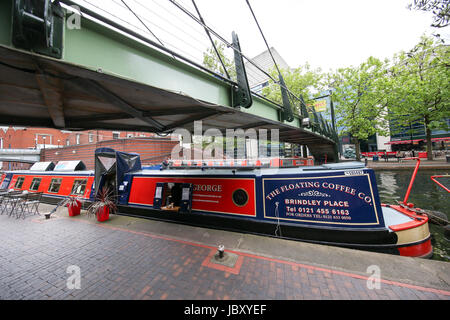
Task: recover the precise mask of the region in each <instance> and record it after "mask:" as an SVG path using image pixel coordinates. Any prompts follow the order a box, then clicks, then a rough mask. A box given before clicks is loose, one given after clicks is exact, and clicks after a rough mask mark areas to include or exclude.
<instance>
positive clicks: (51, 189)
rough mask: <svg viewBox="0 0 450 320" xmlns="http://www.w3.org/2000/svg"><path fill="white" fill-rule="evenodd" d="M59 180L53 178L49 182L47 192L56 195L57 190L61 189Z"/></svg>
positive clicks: (60, 180)
mask: <svg viewBox="0 0 450 320" xmlns="http://www.w3.org/2000/svg"><path fill="white" fill-rule="evenodd" d="M61 182H62V179H61V178H53V179H52V181H51V182H50V187H48V192H52V193H58V191H59V188H60V187H61Z"/></svg>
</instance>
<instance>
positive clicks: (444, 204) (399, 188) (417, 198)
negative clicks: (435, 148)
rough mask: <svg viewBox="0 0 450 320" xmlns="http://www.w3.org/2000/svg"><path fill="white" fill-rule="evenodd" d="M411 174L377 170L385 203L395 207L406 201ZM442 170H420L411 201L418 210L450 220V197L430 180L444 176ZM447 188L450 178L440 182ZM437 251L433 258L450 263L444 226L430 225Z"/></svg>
mask: <svg viewBox="0 0 450 320" xmlns="http://www.w3.org/2000/svg"><path fill="white" fill-rule="evenodd" d="M411 174H412V171H409V170H401V171H400V170H399V171H378V172H376V173H375V175H376V179H377V184H378V190H379V194H380V200H381V202H383V203H390V204H396V202H397V201H403V198H404V197H405V194H406V190H407V188H408V185H409V181H410V179H411ZM444 174H446V172H443V171H442V170H420V169H419V172H418V173H417V176H416V179H415V181H414V185H413V188H412V191H411V194H410V196H409V199H408V202H412V203H414V205H415V206H416V207H418V208H422V209H430V210H436V211H441V212H444V213H445V214H447V217H448V218H449V220H450V212H449V211H450V209H449V208H450V194H449V193H448V192H446V191H445V190H444V189H442V188H441V187H439V186H438V185H437V184H436V183H434V182H433V181H431V179H430V177H431V176H432V175H444ZM439 182H441V183H442V184H443V185H445V186H447V187H448V186H450V179H449V178H445V179H439ZM429 227H430V232H431V234H432V244H433V248H434V255H433V259H435V260H443V261H450V241H449V240H446V239H445V237H444V230H443V228H442V227H441V226H437V225H434V224H431V223H430V224H429Z"/></svg>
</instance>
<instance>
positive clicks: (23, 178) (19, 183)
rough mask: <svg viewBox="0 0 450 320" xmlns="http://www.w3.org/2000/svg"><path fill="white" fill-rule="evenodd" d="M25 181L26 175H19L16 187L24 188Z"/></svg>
mask: <svg viewBox="0 0 450 320" xmlns="http://www.w3.org/2000/svg"><path fill="white" fill-rule="evenodd" d="M24 181H25V177H18V178H17V181H16V184H15V185H14V188H16V189H20V188H22V185H23V182H24Z"/></svg>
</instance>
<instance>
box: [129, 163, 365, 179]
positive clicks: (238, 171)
mask: <svg viewBox="0 0 450 320" xmlns="http://www.w3.org/2000/svg"><path fill="white" fill-rule="evenodd" d="M356 169H360V170H361V169H367V168H366V167H365V165H364V163H363V162H357V161H352V162H343V163H329V164H323V165H319V166H299V167H289V168H286V167H280V168H277V167H269V168H264V167H235V168H225V167H223V168H220V167H203V168H197V167H192V168H185V167H179V168H167V169H159V170H158V169H157V168H152V169H148V168H144V169H143V170H141V171H137V172H133V174H141V175H176V176H186V175H204V176H214V175H241V176H246V175H256V176H261V175H275V174H277V175H279V174H286V175H290V174H299V173H305V174H306V173H308V174H310V173H323V172H324V171H343V170H356Z"/></svg>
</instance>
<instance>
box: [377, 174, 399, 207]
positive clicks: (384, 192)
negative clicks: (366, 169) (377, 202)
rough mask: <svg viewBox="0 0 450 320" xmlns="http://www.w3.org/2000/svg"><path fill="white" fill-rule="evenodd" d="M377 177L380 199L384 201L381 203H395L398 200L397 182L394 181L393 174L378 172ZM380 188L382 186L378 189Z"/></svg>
mask: <svg viewBox="0 0 450 320" xmlns="http://www.w3.org/2000/svg"><path fill="white" fill-rule="evenodd" d="M378 177H379V179H378V180H379V182H378V187H379V193H380V198H383V199H385V200H383V202H390V203H395V202H396V201H397V200H399V199H398V198H397V196H396V194H397V190H398V186H397V180H396V179H395V173H394V172H391V171H385V172H383V171H381V172H379V174H378ZM380 186H382V188H380Z"/></svg>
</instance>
